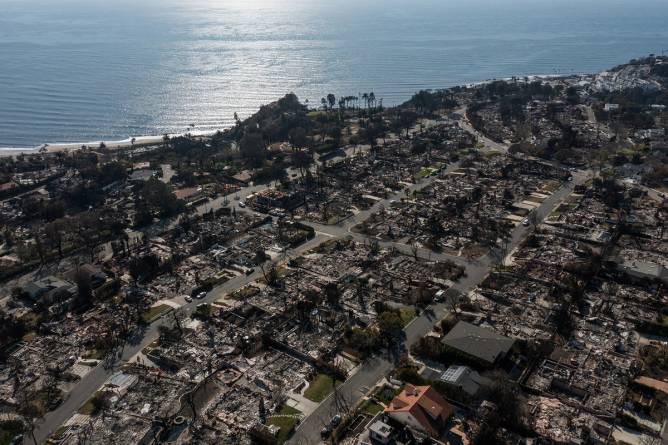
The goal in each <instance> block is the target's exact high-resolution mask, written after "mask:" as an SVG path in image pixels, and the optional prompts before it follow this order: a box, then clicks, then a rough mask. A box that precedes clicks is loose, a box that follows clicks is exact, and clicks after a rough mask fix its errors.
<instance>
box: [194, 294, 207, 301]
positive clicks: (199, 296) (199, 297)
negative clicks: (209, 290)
mask: <svg viewBox="0 0 668 445" xmlns="http://www.w3.org/2000/svg"><path fill="white" fill-rule="evenodd" d="M204 297H206V292H200V293H199V294H197V296H196V297H195V298H197V299H198V300H201V299H202V298H204Z"/></svg>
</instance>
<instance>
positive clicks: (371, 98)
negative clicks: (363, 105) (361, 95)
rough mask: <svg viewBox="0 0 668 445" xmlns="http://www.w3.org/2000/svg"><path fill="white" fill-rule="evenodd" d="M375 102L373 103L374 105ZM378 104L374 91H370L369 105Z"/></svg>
mask: <svg viewBox="0 0 668 445" xmlns="http://www.w3.org/2000/svg"><path fill="white" fill-rule="evenodd" d="M372 104H373V105H372ZM372 106H373V107H375V106H376V95H375V94H374V93H373V91H372V92H370V93H369V107H372Z"/></svg>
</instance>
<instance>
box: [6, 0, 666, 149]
mask: <svg viewBox="0 0 668 445" xmlns="http://www.w3.org/2000/svg"><path fill="white" fill-rule="evenodd" d="M666 23H668V1H666V0H625V1H622V0H467V1H464V0H178V1H177V0H132V1H129V0H0V147H27V146H35V145H38V144H41V143H45V142H49V143H55V142H78V141H91V140H114V139H123V138H126V137H128V136H137V135H145V134H163V133H166V132H170V133H171V132H182V131H184V130H185V129H186V128H187V126H188V125H190V124H195V128H196V130H201V131H204V130H211V129H217V128H224V127H226V126H228V125H229V124H230V123H231V122H232V119H233V114H234V113H235V112H237V113H239V115H240V116H246V115H249V114H251V113H253V112H254V111H255V110H257V108H258V107H259V106H260V105H262V104H265V103H268V102H270V101H272V100H275V99H276V98H278V97H280V96H282V95H284V94H285V93H288V92H291V91H292V92H295V93H296V94H297V95H298V96H299V97H300V98H301V99H302V100H305V99H308V101H309V103H310V104H311V105H318V104H319V103H320V98H321V97H322V96H324V95H326V94H327V93H330V92H331V93H334V94H336V95H337V96H338V95H357V94H358V93H363V92H369V91H373V92H374V93H375V95H376V97H377V98H383V101H384V104H387V105H390V104H396V103H398V102H402V101H404V100H406V99H407V98H408V97H410V95H411V94H412V93H414V92H415V91H417V90H419V89H422V88H443V87H448V86H452V85H457V84H462V83H469V82H476V81H483V80H487V79H490V78H502V77H508V76H512V75H528V74H555V73H572V72H596V71H599V70H602V69H605V68H608V67H612V66H614V65H617V64H620V63H624V62H626V61H628V60H629V59H631V58H633V57H638V56H643V55H647V54H649V53H657V54H660V53H661V51H662V50H664V49H666V50H668V26H667V25H666Z"/></svg>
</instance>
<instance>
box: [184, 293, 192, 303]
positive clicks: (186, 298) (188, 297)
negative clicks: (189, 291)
mask: <svg viewBox="0 0 668 445" xmlns="http://www.w3.org/2000/svg"><path fill="white" fill-rule="evenodd" d="M183 299H184V300H186V302H187V303H191V302H192V301H193V297H191V296H190V295H186V296H185V297H183Z"/></svg>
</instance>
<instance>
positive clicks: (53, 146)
mask: <svg viewBox="0 0 668 445" xmlns="http://www.w3.org/2000/svg"><path fill="white" fill-rule="evenodd" d="M587 75H591V74H586V73H571V74H530V75H526V76H515V78H517V79H523V78H525V77H526V78H528V79H530V80H531V81H533V80H537V79H545V80H555V79H566V78H569V77H575V76H587ZM512 79H513V77H506V78H498V79H487V80H483V81H480V82H470V83H465V84H462V85H461V86H464V87H467V88H469V87H476V86H480V85H485V84H488V83H491V82H496V81H506V82H508V81H510V80H512ZM449 88H453V87H448V88H445V89H446V90H447V89H449ZM409 99H410V98H408V99H406V100H409ZM404 102H405V101H404ZM398 105H401V104H398ZM388 108H389V107H388ZM251 116H252V115H251ZM230 128H232V126H230V127H225V128H219V129H216V130H205V131H189V132H184V133H169V134H168V136H169V137H170V138H173V137H180V136H185V135H186V134H191V135H193V136H199V137H210V136H212V135H214V134H215V133H216V132H218V131H221V132H222V131H225V130H229V129H230ZM163 137H164V134H163V135H143V136H134V139H135V141H134V143H133V142H132V138H133V137H132V136H130V137H127V138H125V139H119V140H114V141H103V140H97V141H90V142H58V143H44V144H40V145H37V146H34V147H0V158H3V157H13V156H18V155H21V154H25V155H33V154H39V153H40V150H44V153H58V152H62V151H72V150H80V149H81V147H82V146H86V147H88V148H97V147H99V146H100V143H102V142H104V145H105V146H106V148H107V149H109V150H119V149H125V148H131V147H133V146H134V147H139V146H144V145H155V144H159V143H161V142H162V141H163Z"/></svg>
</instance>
